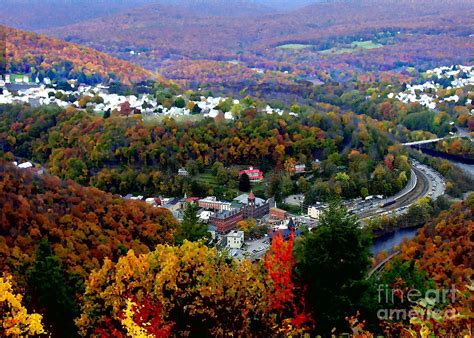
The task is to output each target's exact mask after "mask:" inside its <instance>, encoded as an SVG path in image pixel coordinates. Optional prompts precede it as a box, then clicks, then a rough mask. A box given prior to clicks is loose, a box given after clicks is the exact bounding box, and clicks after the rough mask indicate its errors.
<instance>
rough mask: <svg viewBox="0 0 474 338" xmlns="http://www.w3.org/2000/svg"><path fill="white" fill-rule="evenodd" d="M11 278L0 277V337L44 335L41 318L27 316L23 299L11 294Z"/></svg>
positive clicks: (39, 316) (38, 316) (35, 315)
mask: <svg viewBox="0 0 474 338" xmlns="http://www.w3.org/2000/svg"><path fill="white" fill-rule="evenodd" d="M11 279H12V278H11V276H4V277H0V336H2V337H8V336H15V337H23V336H30V335H31V336H34V335H40V334H44V333H45V331H44V328H43V325H42V323H41V320H42V316H41V315H39V314H36V313H33V314H29V313H28V312H27V310H26V308H25V307H24V306H23V305H22V303H21V301H22V299H23V297H22V296H21V295H19V294H14V293H13V287H12V283H11Z"/></svg>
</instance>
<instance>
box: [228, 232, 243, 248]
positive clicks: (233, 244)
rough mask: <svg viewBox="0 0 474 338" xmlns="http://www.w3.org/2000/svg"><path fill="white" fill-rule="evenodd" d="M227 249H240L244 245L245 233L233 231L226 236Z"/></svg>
mask: <svg viewBox="0 0 474 338" xmlns="http://www.w3.org/2000/svg"><path fill="white" fill-rule="evenodd" d="M226 240H227V247H228V248H229V249H240V248H242V245H244V232H243V231H236V230H234V231H231V232H229V233H228V234H227V236H226Z"/></svg>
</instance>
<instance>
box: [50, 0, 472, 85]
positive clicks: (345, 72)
mask: <svg viewBox="0 0 474 338" xmlns="http://www.w3.org/2000/svg"><path fill="white" fill-rule="evenodd" d="M204 8H207V6H204ZM428 9H429V10H428ZM473 11H474V8H473V6H472V3H471V2H470V1H466V0H453V1H415V2H414V1H393V0H384V1H374V0H364V1H330V2H324V3H316V4H313V5H309V6H308V7H305V8H303V9H298V10H294V11H290V12H284V13H278V14H262V15H258V16H254V15H251V16H250V15H249V16H247V17H237V18H233V17H229V16H228V15H225V14H223V15H220V16H219V15H215V14H209V13H205V12H204V13H203V12H202V8H201V9H199V8H198V9H195V10H193V9H189V8H188V7H185V6H180V5H179V4H176V5H174V6H170V5H157V4H150V5H147V6H144V7H140V8H134V9H131V10H129V11H126V12H124V13H119V14H117V15H113V16H110V17H106V18H100V19H95V20H90V21H85V22H81V23H78V24H74V25H70V26H68V27H62V28H61V29H51V30H47V31H45V32H46V33H48V34H52V35H55V36H59V37H61V38H64V39H66V40H68V41H74V42H78V43H83V44H86V45H88V46H92V47H94V48H96V49H99V50H102V51H106V52H109V53H111V54H112V55H115V56H117V57H120V58H123V59H126V60H130V61H132V62H134V63H137V64H140V65H142V66H144V67H146V68H148V69H151V70H156V69H157V68H158V67H163V70H164V75H165V76H167V77H170V78H171V79H174V80H182V82H183V83H185V84H187V85H189V84H190V79H189V74H185V76H181V75H180V72H179V70H180V68H181V64H180V62H184V61H186V62H188V63H190V64H191V65H190V66H189V67H190V68H200V67H201V68H202V64H201V65H200V64H199V63H200V62H202V61H203V60H212V61H224V62H229V63H232V64H235V63H239V64H240V65H241V66H243V67H245V68H246V69H247V71H246V72H243V74H244V78H243V80H244V83H243V86H242V87H241V88H245V77H247V76H248V75H247V73H248V72H253V73H254V77H256V78H254V79H253V82H254V83H258V82H259V77H261V76H263V78H264V79H265V81H263V82H264V83H267V82H270V83H278V81H275V80H274V79H266V77H267V76H270V75H269V74H266V73H267V72H268V73H273V72H276V73H277V74H279V73H285V72H288V73H289V74H290V75H291V76H292V78H293V79H305V78H310V79H312V78H319V79H323V80H324V78H325V77H326V76H328V75H330V76H331V77H335V78H338V79H345V80H347V79H351V78H352V77H353V76H356V77H357V76H361V78H362V77H364V76H365V77H367V76H369V78H370V77H371V76H376V77H378V75H380V74H391V75H393V74H396V73H404V74H405V75H407V74H409V73H410V68H411V67H414V68H415V69H418V68H424V69H426V68H427V67H431V66H433V65H435V64H442V63H446V62H448V61H449V62H450V63H449V64H452V62H459V63H462V62H466V61H467V60H469V59H470V58H471V57H472V53H473V48H472V46H473V43H472V39H473V38H472V35H470V34H471V33H472V27H473V26H472V20H470V18H471V17H472V15H473V14H474V13H473ZM439 22H443V24H442V25H440V24H439ZM131 51H134V52H135V53H130V52H131ZM420 51H423V53H420ZM137 53H140V54H139V55H138V54H137ZM175 62H176V63H175ZM194 62H196V65H195V66H192V63H194ZM204 69H206V68H204ZM226 69H227V66H226V65H225V64H222V63H215V64H214V65H213V68H212V70H213V71H212V72H208V73H207V74H204V73H199V76H195V77H194V78H192V79H191V80H192V81H191V82H199V83H200V84H205V83H214V84H221V82H220V74H222V72H224V73H225V71H226ZM262 70H264V72H265V74H263V75H262V74H261V71H262ZM377 74H378V75H377ZM260 82H261V81H260Z"/></svg>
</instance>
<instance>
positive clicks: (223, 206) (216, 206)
mask: <svg viewBox="0 0 474 338" xmlns="http://www.w3.org/2000/svg"><path fill="white" fill-rule="evenodd" d="M198 205H199V207H200V208H204V209H208V210H215V211H224V210H230V209H231V203H229V202H222V201H218V200H217V198H216V197H214V196H210V197H206V198H203V199H200V200H198Z"/></svg>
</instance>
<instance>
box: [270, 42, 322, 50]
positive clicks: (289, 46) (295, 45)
mask: <svg viewBox="0 0 474 338" xmlns="http://www.w3.org/2000/svg"><path fill="white" fill-rule="evenodd" d="M311 47H313V45H303V44H299V43H289V44H286V45H281V46H278V47H277V48H279V49H287V50H300V49H306V48H311Z"/></svg>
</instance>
